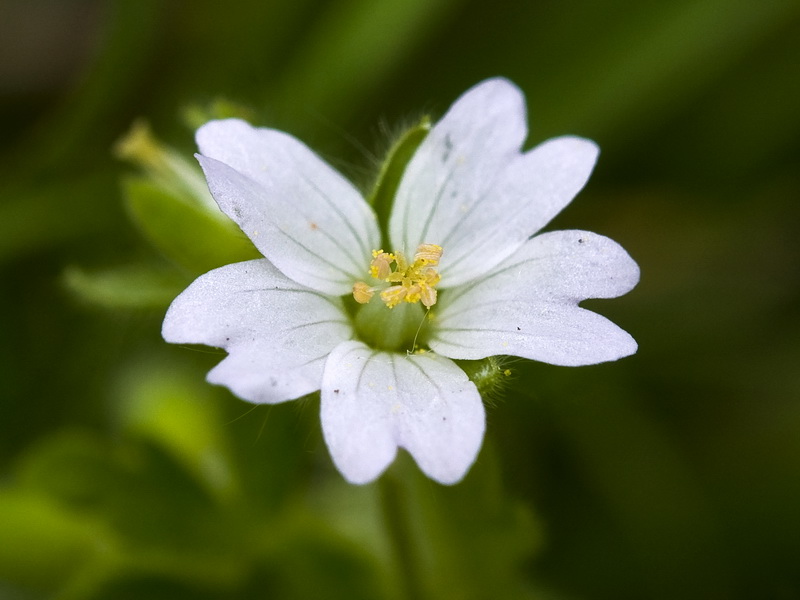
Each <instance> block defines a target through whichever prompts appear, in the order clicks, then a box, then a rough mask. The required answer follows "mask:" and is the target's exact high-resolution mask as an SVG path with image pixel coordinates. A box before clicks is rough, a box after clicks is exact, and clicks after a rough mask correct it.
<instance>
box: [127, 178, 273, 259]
mask: <svg viewBox="0 0 800 600" xmlns="http://www.w3.org/2000/svg"><path fill="white" fill-rule="evenodd" d="M123 191H124V195H125V205H126V207H127V209H128V213H129V214H130V217H131V219H132V220H133V221H134V222H135V223H136V225H137V226H138V227H139V229H140V230H141V232H142V234H143V235H144V236H145V237H146V238H147V239H148V241H150V242H151V243H152V244H153V246H155V247H156V248H157V249H158V250H159V251H161V252H162V253H163V254H164V255H165V256H166V257H167V258H169V259H170V260H172V261H174V262H175V263H177V264H178V265H180V266H181V267H183V268H185V269H186V270H188V271H189V272H190V273H193V274H200V273H205V272H207V271H210V270H211V269H214V268H216V267H220V266H222V265H227V264H230V263H235V262H240V261H244V260H250V259H254V258H261V254H259V252H258V250H256V248H255V247H254V246H253V244H252V242H250V240H249V239H248V238H247V237H246V236H245V235H244V234H243V233H242V232H241V230H239V228H238V227H237V226H236V225H235V224H234V223H233V221H230V220H228V219H227V217H225V216H224V215H223V214H222V213H221V212H220V213H218V215H219V216H217V215H216V214H213V213H211V212H209V211H208V210H207V209H206V208H205V207H203V206H201V205H199V204H197V203H192V202H189V201H187V200H186V199H184V198H181V197H179V196H177V195H175V194H173V193H171V192H169V191H167V190H166V189H164V188H163V187H161V186H159V185H157V184H156V183H153V182H151V181H150V180H148V179H145V178H142V177H131V178H128V179H126V180H125V181H124V182H123Z"/></svg>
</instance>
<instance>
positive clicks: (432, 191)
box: [389, 79, 527, 261]
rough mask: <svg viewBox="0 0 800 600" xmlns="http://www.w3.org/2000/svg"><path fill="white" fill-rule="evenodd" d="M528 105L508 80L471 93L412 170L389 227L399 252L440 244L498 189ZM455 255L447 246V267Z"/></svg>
mask: <svg viewBox="0 0 800 600" xmlns="http://www.w3.org/2000/svg"><path fill="white" fill-rule="evenodd" d="M526 136H527V126H526V123H525V101H524V98H523V96H522V93H521V92H520V91H519V89H518V88H517V87H516V86H514V85H513V84H512V83H510V82H509V81H506V80H504V79H490V80H488V81H485V82H483V83H480V84H478V85H477V86H475V87H473V88H472V89H470V90H468V91H467V92H466V93H465V94H464V95H462V96H461V97H460V98H459V99H458V100H456V102H455V103H454V104H453V105H452V106H451V107H450V110H448V111H447V113H446V114H445V115H444V116H443V117H442V119H441V120H440V121H439V122H438V123H436V125H435V126H434V127H433V128H432V129H431V131H430V133H429V134H428V136H427V137H426V138H425V140H424V141H423V142H422V144H421V145H420V147H419V148H418V149H417V152H416V153H415V155H414V157H413V158H412V159H411V161H410V162H409V164H408V167H407V168H406V171H405V174H404V175H403V179H402V181H401V183H400V186H399V188H398V191H397V197H396V199H395V204H394V207H393V210H392V215H391V218H390V221H389V230H390V237H391V241H392V245H393V247H394V248H397V249H401V250H403V249H404V250H405V251H409V252H410V251H412V250H413V249H414V248H416V247H417V246H419V245H420V244H424V243H434V244H439V245H442V244H441V241H442V240H443V239H445V238H446V237H447V236H448V235H449V234H450V233H451V231H452V229H453V228H454V227H455V226H456V225H457V224H458V223H459V222H460V220H461V219H462V217H463V215H464V214H465V213H468V212H470V211H472V210H474V205H475V204H479V203H481V201H482V199H483V198H484V196H485V195H486V194H487V193H488V192H489V191H490V190H491V189H492V187H493V186H494V185H495V184H496V181H497V179H498V176H499V174H500V172H501V171H502V170H503V169H504V168H505V167H506V166H507V165H508V163H509V162H510V161H511V160H512V159H513V157H514V156H515V155H517V154H518V153H519V149H520V147H521V146H522V143H523V141H524V140H525V137H526ZM449 251H450V250H449V249H448V248H447V247H446V246H445V261H446V260H447V254H448V252H449Z"/></svg>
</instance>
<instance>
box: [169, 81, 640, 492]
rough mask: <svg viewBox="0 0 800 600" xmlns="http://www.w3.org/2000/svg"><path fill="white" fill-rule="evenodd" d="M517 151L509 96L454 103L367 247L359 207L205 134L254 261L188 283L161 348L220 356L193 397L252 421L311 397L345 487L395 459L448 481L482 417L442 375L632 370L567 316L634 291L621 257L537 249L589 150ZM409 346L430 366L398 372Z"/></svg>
mask: <svg viewBox="0 0 800 600" xmlns="http://www.w3.org/2000/svg"><path fill="white" fill-rule="evenodd" d="M526 137H527V127H526V116H525V105H524V99H523V97H522V94H521V92H520V91H519V90H518V89H517V88H516V87H515V86H514V85H513V84H511V83H510V82H508V81H506V80H503V79H491V80H488V81H485V82H483V83H481V84H479V85H477V86H476V87H474V88H472V89H471V90H469V91H468V92H466V93H465V94H464V95H463V96H462V97H461V98H459V99H458V100H457V101H456V102H455V104H454V105H453V106H452V107H451V108H450V110H449V111H448V112H447V113H446V114H445V116H444V117H443V118H442V120H441V121H439V122H438V124H436V125H435V126H434V127H433V128H432V130H431V131H430V133H429V134H428V136H427V137H426V138H425V140H424V141H423V142H422V144H421V145H420V147H419V148H418V150H417V152H416V154H415V155H414V156H413V158H412V159H411V161H410V162H409V163H408V166H407V168H406V170H405V172H404V175H403V178H402V181H401V183H400V186H399V188H398V191H397V194H396V198H395V201H394V206H393V208H392V213H391V217H390V219H389V223H388V238H389V239H384V240H381V236H380V232H379V224H378V221H377V218H376V216H375V214H374V212H373V211H372V209H371V208H370V206H368V205H367V203H366V202H365V201H364V199H363V198H362V197H361V195H360V194H359V192H358V191H357V190H356V189H355V188H354V187H353V186H352V185H351V184H350V183H349V182H348V181H347V180H346V179H345V178H343V177H342V176H341V175H340V174H339V173H338V172H336V171H335V170H334V169H332V168H331V167H330V166H328V165H327V164H326V163H325V162H323V161H322V160H321V159H320V158H319V157H318V156H316V155H315V154H314V153H313V152H311V151H310V150H309V149H308V148H307V147H306V146H304V145H303V144H302V143H301V142H299V141H298V140H296V139H295V138H293V137H291V136H289V135H287V134H285V133H281V132H279V131H275V130H270V129H256V128H253V127H251V126H250V125H248V124H247V123H244V122H242V121H239V120H235V119H229V120H224V121H214V122H211V123H208V124H206V125H205V126H203V127H202V128H200V130H199V131H198V132H197V143H198V145H199V148H200V154H199V155H198V159H199V161H200V164H201V165H202V167H203V170H204V171H205V174H206V178H207V179H208V185H209V188H210V190H211V193H212V194H213V196H214V198H215V200H216V201H217V203H218V204H219V206H220V208H221V209H222V210H223V211H224V212H225V213H226V214H227V215H228V216H229V217H230V218H231V219H233V220H234V221H235V222H236V223H237V224H238V225H239V226H240V227H241V228H242V230H243V231H244V232H245V233H246V234H247V235H248V236H249V237H250V239H251V240H252V241H253V243H254V244H255V245H256V247H257V248H258V249H259V250H260V251H261V252H262V253H263V255H264V256H265V257H266V258H264V259H260V260H253V261H248V262H243V263H238V264H232V265H227V266H225V267H222V268H219V269H216V270H214V271H211V272H210V273H206V274H205V275H203V276H202V277H200V278H198V279H197V280H196V281H195V282H194V283H192V285H191V286H189V288H188V289H186V290H185V291H184V292H183V293H182V294H181V295H180V296H178V298H176V299H175V301H174V302H173V303H172V306H170V308H169V311H168V312H167V315H166V318H165V319H164V327H163V335H164V339H166V340H167V341H168V342H174V343H200V344H207V345H209V346H217V347H221V348H224V349H225V350H227V351H228V356H227V357H226V358H225V359H224V360H223V361H222V362H221V363H220V364H219V365H217V366H216V367H215V368H214V369H213V370H212V371H211V372H210V373H209V374H208V380H209V381H210V382H212V383H216V384H222V385H225V386H227V387H229V388H230V389H231V390H232V391H233V392H234V393H235V394H236V395H237V396H239V397H241V398H243V399H245V400H249V401H251V402H258V403H276V402H283V401H285V400H291V399H294V398H298V397H300V396H303V395H305V394H308V393H310V392H314V391H316V390H321V412H322V429H323V433H324V436H325V441H326V442H327V445H328V448H329V449H330V452H331V455H332V457H333V461H334V463H335V464H336V466H337V467H338V468H339V470H340V471H341V472H342V474H343V475H344V476H345V478H346V479H348V480H349V481H351V482H353V483H365V482H368V481H371V480H373V479H375V478H376V477H378V476H379V475H380V474H381V473H382V472H383V471H384V469H386V467H387V466H388V465H389V464H390V463H391V462H392V460H393V459H394V456H395V454H396V452H397V448H398V447H401V448H405V449H406V450H407V451H408V452H410V453H411V455H412V456H413V457H414V459H415V460H416V461H417V463H418V464H419V466H420V468H421V469H422V470H423V471H424V472H425V473H426V474H427V475H428V476H429V477H431V478H433V479H435V480H437V481H440V482H442V483H454V482H457V481H459V480H460V479H461V478H462V477H463V476H464V474H465V473H466V471H467V469H468V468H469V467H470V465H471V464H472V463H473V462H474V460H475V458H476V456H477V454H478V450H479V449H480V446H481V442H482V438H483V433H484V427H485V416H484V409H483V404H482V401H481V398H480V395H479V393H478V391H477V388H476V387H475V385H474V384H473V383H472V382H471V381H470V380H469V379H468V378H467V376H466V375H465V373H464V372H463V371H462V370H461V369H460V368H459V367H458V366H457V365H456V363H455V362H453V359H481V358H485V357H488V356H493V355H499V354H504V355H513V356H519V357H524V358H529V359H534V360H538V361H543V362H547V363H551V364H555V365H568V366H577V365H588V364H594V363H599V362H603V361H609V360H616V359H618V358H621V357H623V356H627V355H629V354H632V353H634V352H635V351H636V342H635V341H634V340H633V339H632V338H631V336H630V335H628V334H627V333H626V332H624V331H623V330H621V329H620V328H619V327H617V326H616V325H614V324H613V323H611V322H610V321H608V320H607V319H605V318H604V317H601V316H600V315H598V314H596V313H593V312H589V311H587V310H585V309H582V308H579V307H578V303H579V302H580V301H581V300H584V299H586V298H612V297H616V296H620V295H622V294H624V293H626V292H628V291H629V290H630V289H631V288H633V286H634V285H636V283H637V281H638V279H639V269H638V267H637V265H636V263H635V262H634V261H633V260H632V259H631V258H630V257H629V256H628V254H627V253H626V252H625V251H624V250H623V249H622V248H621V247H620V246H619V245H617V244H616V243H615V242H613V241H611V240H610V239H608V238H605V237H602V236H600V235H597V234H594V233H589V232H586V231H555V232H551V233H544V234H540V235H536V236H535V237H532V236H534V234H536V233H537V232H538V231H539V230H540V229H541V228H542V227H543V226H544V225H546V224H547V223H548V222H549V221H550V220H551V219H552V218H553V217H554V216H555V215H556V214H557V213H558V212H559V211H561V209H563V208H564V207H565V206H566V205H567V204H569V202H570V201H571V200H572V198H573V197H574V196H575V195H576V194H577V193H578V192H579V191H580V189H581V188H582V187H583V186H584V184H585V183H586V181H587V179H588V177H589V174H590V172H591V170H592V168H593V166H594V163H595V160H596V158H597V153H598V150H597V147H596V146H595V144H594V143H593V142H591V141H589V140H585V139H581V138H577V137H560V138H556V139H552V140H549V141H547V142H544V143H543V144H541V145H539V146H537V147H535V148H534V149H532V150H530V151H528V152H525V153H522V152H521V151H520V149H521V147H522V144H523V142H524V141H525V138H526ZM201 243H202V241H201ZM384 244H385V245H386V246H388V247H387V248H385V250H386V251H385V252H384ZM415 253H416V254H415ZM412 256H413V258H412ZM437 292H438V294H437ZM354 297H355V299H356V300H357V301H358V302H360V303H365V304H364V305H360V304H357V303H356V302H355V301H354V300H353V298H354ZM370 299H371V300H370ZM423 305H425V306H427V307H432V310H431V311H430V315H428V316H429V317H431V316H432V318H428V319H426V318H425V314H426V312H425V309H424V308H423ZM392 307H393V308H392ZM423 320H424V326H422V325H423ZM415 339H416V340H417V342H420V341H421V342H422V346H423V347H424V349H427V350H428V351H427V352H410V350H414V348H412V345H413V343H414V340H415Z"/></svg>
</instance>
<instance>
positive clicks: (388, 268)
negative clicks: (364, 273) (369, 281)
mask: <svg viewBox="0 0 800 600" xmlns="http://www.w3.org/2000/svg"><path fill="white" fill-rule="evenodd" d="M372 257H373V258H372V262H370V263H369V274H370V275H372V277H373V278H375V279H386V278H387V277H388V276H389V275H390V274H391V272H392V262H393V261H394V256H392V255H391V254H388V253H386V252H384V251H383V250H374V251H373V252H372Z"/></svg>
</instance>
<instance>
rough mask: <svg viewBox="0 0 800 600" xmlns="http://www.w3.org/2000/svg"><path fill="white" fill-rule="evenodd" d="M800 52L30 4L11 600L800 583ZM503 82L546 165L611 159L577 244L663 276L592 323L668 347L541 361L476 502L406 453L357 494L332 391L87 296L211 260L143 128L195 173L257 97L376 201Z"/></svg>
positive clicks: (23, 39)
mask: <svg viewBox="0 0 800 600" xmlns="http://www.w3.org/2000/svg"><path fill="white" fill-rule="evenodd" d="M798 40H800V5H799V4H798V3H797V2H796V1H791V0H767V1H765V2H753V1H752V0H676V1H673V2H663V1H662V2H654V1H650V2H646V1H645V2H642V1H634V0H630V1H629V0H611V1H608V2H590V1H588V0H572V1H570V0H566V1H558V2H557V1H551V0H548V1H538V2H523V1H521V0H519V1H513V2H512V1H502V0H501V1H499V2H491V3H490V2H486V1H483V0H330V1H314V0H291V1H290V0H284V1H272V2H271V1H258V2H256V1H253V2H235V1H229V2H212V1H210V0H193V1H191V2H190V1H185V2H181V1H168V2H157V1H155V0H140V1H134V0H129V1H125V0H117V1H111V0H107V1H102V0H95V1H89V0H71V1H70V0H60V1H59V0H49V1H48V0H29V1H23V0H6V1H5V2H3V4H2V5H0V127H1V128H2V132H1V135H2V137H1V138H0V143H2V147H0V151H2V160H1V161H0V277H2V279H0V282H1V283H0V340H2V345H0V390H2V392H0V394H1V395H0V597H3V598H12V599H24V600H27V599H38V598H59V599H62V598H267V597H276V598H314V597H326V598H402V597H430V598H476V599H478V598H543V599H573V598H586V599H605V598H608V599H615V600H620V599H623V600H624V599H628V598H630V599H638V598H656V599H661V598H663V599H672V598H689V599H693V598H698V599H727V598H741V599H748V598H759V599H762V598H775V599H789V598H798V597H800V575H798V573H800V571H798V570H797V564H798V561H800V370H799V369H798V364H800V320H798V316H799V314H800V313H799V312H798V299H799V296H800V294H799V293H798V292H800V278H799V277H798V275H800V269H798V267H799V266H800V264H799V263H800V250H799V248H800V243H799V242H798V236H797V231H798V225H800V218H798V217H800V214H799V213H800V210H798V198H800V169H798V159H799V158H800V144H799V143H798V140H800V110H799V107H800V43H799V42H798ZM495 75H503V76H506V77H508V78H510V79H511V80H513V81H514V82H516V83H517V84H518V85H519V86H520V87H521V88H522V89H523V90H524V92H525V93H526V96H527V98H528V105H529V118H530V125H531V127H530V129H531V134H530V138H529V142H528V143H529V145H532V144H535V143H538V142H539V141H542V140H544V139H546V138H547V137H550V136H554V135H559V134H565V133H572V134H578V135H583V136H586V137H590V138H592V139H594V140H596V141H597V142H598V144H599V145H600V147H601V149H602V153H601V157H600V161H599V164H598V167H597V169H596V171H595V174H594V175H593V177H592V179H591V181H590V183H589V185H588V187H587V189H586V190H585V191H584V192H582V193H581V194H580V196H579V197H578V199H577V200H576V201H575V203H574V204H573V205H572V206H570V207H568V208H567V209H566V210H565V211H564V212H563V213H562V214H561V215H560V216H559V217H557V219H556V220H555V222H554V223H552V224H551V226H550V228H571V227H576V228H583V229H589V230H593V231H597V232H598V233H602V234H605V235H608V236H610V237H612V238H613V239H615V240H617V241H618V242H620V243H621V244H622V245H623V246H624V247H625V248H626V249H627V250H628V251H629V252H630V253H631V255H632V256H633V257H634V258H635V259H636V260H637V261H638V263H639V265H640V266H641V269H642V280H641V283H640V285H639V286H638V287H637V288H636V289H635V290H634V291H633V292H632V293H630V294H629V295H627V296H625V297H623V298H620V299H616V300H613V301H603V302H600V301H595V302H592V303H587V306H588V305H590V306H592V307H594V308H596V309H597V310H599V311H600V312H602V313H603V314H605V315H607V316H609V317H610V318H612V319H613V320H614V321H615V322H617V323H618V324H620V325H621V326H622V327H623V328H625V329H626V330H628V331H630V332H631V333H632V334H633V335H634V337H635V338H636V339H637V340H638V342H639V345H640V348H639V353H638V354H637V355H636V356H634V357H632V358H628V359H624V360H622V361H620V362H618V363H611V364H605V365H598V366H593V367H586V368H578V369H568V368H559V367H552V366H549V365H544V364H538V363H528V362H525V361H520V362H513V363H511V364H510V365H509V366H510V367H511V368H512V370H513V371H514V375H513V376H512V380H511V383H510V386H509V387H508V389H506V390H505V392H504V393H502V394H498V396H497V398H493V399H492V401H491V402H490V405H489V407H488V433H487V438H486V442H485V444H484V448H483V450H482V452H481V455H480V457H479V460H478V463H477V464H476V466H475V467H474V468H473V469H472V471H471V472H470V474H469V475H468V477H467V479H466V480H465V481H464V482H463V483H462V484H460V485H458V486H455V487H453V488H443V487H441V486H439V485H437V484H435V483H433V482H430V481H427V480H425V479H424V478H423V477H422V476H420V475H419V474H418V473H417V470H416V468H415V467H414V466H413V465H411V464H410V460H408V459H407V457H404V458H403V459H401V460H400V461H399V462H398V464H396V465H395V466H394V467H392V469H390V472H389V475H388V476H387V477H386V478H384V480H382V483H379V484H372V485H370V486H365V487H361V488H357V487H352V486H348V485H347V484H345V483H343V482H342V480H341V478H340V476H339V475H338V473H336V472H335V470H334V469H333V467H332V466H331V464H330V459H329V457H328V454H327V451H326V449H325V447H324V444H323V443H322V441H321V435H320V431H319V423H318V415H317V413H318V401H317V400H316V399H314V398H310V399H306V400H303V401H301V402H295V403H288V404H285V405H280V406H277V407H255V408H252V407H251V406H249V405H247V404H245V403H243V402H240V401H238V400H236V399H235V398H232V397H231V395H230V394H229V393H228V392H227V391H226V390H223V389H217V388H212V387H211V386H208V385H206V384H205V383H204V381H203V377H204V373H205V371H206V370H207V369H208V368H210V366H211V365H213V364H214V363H215V362H216V361H217V360H219V358H220V354H219V353H215V352H213V351H209V352H197V351H192V350H188V349H186V348H180V347H172V346H167V345H166V344H164V343H163V342H162V341H161V339H160V335H159V330H160V322H161V318H162V317H163V312H164V308H165V306H166V304H165V303H164V300H163V299H162V300H161V302H160V303H159V302H157V301H151V302H149V303H147V302H144V303H142V304H143V305H144V304H147V307H146V308H144V307H141V306H140V307H139V308H138V309H134V308H131V307H130V306H128V307H126V306H122V305H123V304H125V302H117V304H118V305H114V302H113V301H112V302H105V303H104V304H105V306H98V305H97V303H96V302H95V303H93V302H91V301H90V298H88V297H87V294H85V293H83V294H82V293H81V286H80V285H75V278H74V277H72V279H71V278H70V275H69V274H70V273H72V274H73V275H74V273H76V272H79V273H94V272H101V271H102V272H107V273H114V272H116V271H115V269H117V268H118V267H119V266H120V265H130V264H136V265H146V266H147V268H151V267H153V266H154V265H156V266H158V268H159V269H163V271H164V273H166V275H165V277H166V278H167V279H169V280H170V281H176V280H182V281H189V280H191V278H192V277H193V276H194V275H196V274H195V273H191V272H188V271H186V270H184V271H181V270H180V269H179V268H178V267H175V266H174V265H171V264H169V263H168V261H167V260H166V259H164V258H163V257H161V256H160V255H159V254H158V252H157V251H156V250H155V249H154V248H152V247H151V246H150V245H149V244H148V243H147V242H146V241H144V239H143V237H142V236H141V235H140V233H139V232H138V231H137V228H136V226H135V225H134V224H132V222H131V220H130V219H129V218H128V216H127V214H126V211H125V208H124V203H123V195H122V192H121V187H120V185H121V181H122V179H123V177H124V176H125V175H126V174H129V173H131V172H133V171H134V170H135V169H133V168H132V167H131V166H130V165H126V164H123V163H121V162H120V161H118V160H116V159H115V158H114V157H113V155H112V152H111V147H112V145H113V143H114V142H115V141H116V140H118V139H119V138H120V137H121V136H122V135H124V133H125V132H126V131H127V130H128V129H129V127H130V124H131V123H132V122H133V121H134V120H135V119H137V118H139V117H144V118H146V119H147V120H148V121H149V122H150V123H151V124H152V127H153V130H154V131H155V133H156V135H157V136H159V137H160V138H161V139H163V140H165V141H166V143H168V144H170V145H172V146H174V147H176V148H179V149H180V150H181V151H182V152H185V153H186V155H187V156H189V155H190V153H191V152H192V151H193V142H192V132H191V129H190V128H189V127H188V126H187V125H186V118H184V117H185V113H186V109H187V107H192V106H193V107H207V106H209V105H210V103H212V102H213V101H215V100H217V99H219V98H224V99H226V100H228V101H230V102H233V103H236V104H237V105H239V106H246V107H249V109H250V110H251V111H252V112H251V115H252V120H253V121H254V122H256V123H257V124H261V125H268V126H271V127H276V128H279V129H283V130H285V131H288V132H290V133H292V134H294V135H296V136H298V137H299V138H301V139H302V140H304V141H305V142H306V143H308V144H309V145H310V146H311V147H312V148H314V149H315V150H317V151H318V152H319V153H321V154H322V155H323V156H324V157H325V158H326V159H327V160H329V161H330V162H331V163H332V164H333V165H334V166H336V167H337V168H339V169H340V170H342V171H343V172H345V173H346V174H347V175H348V176H350V177H351V178H352V179H353V180H354V181H356V182H357V183H359V184H362V183H365V182H367V181H369V178H370V175H371V173H373V170H374V165H375V162H376V158H375V156H378V157H380V155H381V153H382V151H383V149H385V148H386V147H387V145H388V143H389V141H390V140H391V139H392V134H393V132H397V131H400V130H401V126H402V125H403V124H408V123H412V122H414V121H415V119H416V118H418V117H419V116H420V115H422V114H425V113H430V114H433V115H434V116H437V115H440V114H441V113H442V111H444V110H445V109H446V108H447V106H448V105H449V104H450V103H451V102H452V101H453V100H454V99H455V98H456V97H457V96H458V95H459V94H460V93H462V92H463V91H464V90H466V89H467V88H468V87H470V86H471V85H473V84H475V83H477V82H478V81H480V80H482V79H484V78H486V77H490V76H495ZM76 269H77V271H76ZM70 281H72V284H71V285H67V284H68V283H69V282H70ZM134 287H135V286H134ZM131 289H133V288H131ZM84 291H85V290H84ZM129 291H130V290H129ZM117 300H119V298H117ZM130 304H135V302H131V303H130Z"/></svg>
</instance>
